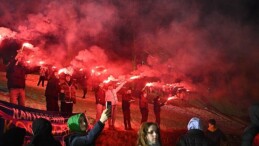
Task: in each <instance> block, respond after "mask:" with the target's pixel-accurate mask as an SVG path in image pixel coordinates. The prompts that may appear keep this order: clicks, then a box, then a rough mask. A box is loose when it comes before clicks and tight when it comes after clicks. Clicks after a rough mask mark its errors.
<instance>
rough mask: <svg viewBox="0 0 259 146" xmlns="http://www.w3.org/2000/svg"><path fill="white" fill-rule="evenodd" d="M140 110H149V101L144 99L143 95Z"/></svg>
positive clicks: (140, 100)
mask: <svg viewBox="0 0 259 146" xmlns="http://www.w3.org/2000/svg"><path fill="white" fill-rule="evenodd" d="M139 108H146V109H148V99H147V97H144V96H143V95H141V96H140V99H139Z"/></svg>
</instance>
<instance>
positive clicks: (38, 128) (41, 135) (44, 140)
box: [27, 118, 61, 146]
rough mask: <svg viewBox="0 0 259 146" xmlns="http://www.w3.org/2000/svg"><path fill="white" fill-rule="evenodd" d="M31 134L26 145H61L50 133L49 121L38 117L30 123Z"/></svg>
mask: <svg viewBox="0 0 259 146" xmlns="http://www.w3.org/2000/svg"><path fill="white" fill-rule="evenodd" d="M32 132H33V136H32V138H31V142H30V143H29V144H28V145H27V146H61V143H60V142H59V141H57V140H56V139H55V138H54V136H53V135H52V125H51V123H50V121H48V120H47V119H44V118H39V119H36V120H34V121H33V123H32Z"/></svg>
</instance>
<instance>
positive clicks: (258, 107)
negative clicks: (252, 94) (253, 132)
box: [249, 104, 259, 126]
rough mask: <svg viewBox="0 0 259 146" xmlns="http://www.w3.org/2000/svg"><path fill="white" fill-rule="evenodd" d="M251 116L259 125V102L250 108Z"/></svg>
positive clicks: (252, 120) (255, 123)
mask: <svg viewBox="0 0 259 146" xmlns="http://www.w3.org/2000/svg"><path fill="white" fill-rule="evenodd" d="M249 116H250V119H251V123H252V124H254V125H256V126H259V104H253V105H252V106H251V107H250V108H249Z"/></svg>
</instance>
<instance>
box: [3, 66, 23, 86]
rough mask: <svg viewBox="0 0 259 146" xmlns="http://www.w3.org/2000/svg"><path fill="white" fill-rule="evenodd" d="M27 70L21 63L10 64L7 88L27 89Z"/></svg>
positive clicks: (7, 71)
mask: <svg viewBox="0 0 259 146" xmlns="http://www.w3.org/2000/svg"><path fill="white" fill-rule="evenodd" d="M26 74H27V69H26V68H25V67H24V66H22V65H21V63H18V64H17V65H16V64H15V61H12V62H10V64H9V65H8V66H7V70H6V78H7V87H8V89H11V88H23V89H24V88H25V79H26Z"/></svg>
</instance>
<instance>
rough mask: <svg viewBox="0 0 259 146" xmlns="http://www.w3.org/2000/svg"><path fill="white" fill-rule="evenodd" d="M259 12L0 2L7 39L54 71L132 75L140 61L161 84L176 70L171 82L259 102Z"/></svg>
mask: <svg viewBox="0 0 259 146" xmlns="http://www.w3.org/2000/svg"><path fill="white" fill-rule="evenodd" d="M258 7H259V2H258V1H257V0H235V1H234V2H233V1H231V0H194V1H188V0H123V1H122V0H37V1H35V0H23V1H20V0H0V27H1V28H0V35H2V36H3V32H5V34H7V35H6V36H8V37H11V38H14V39H18V40H20V41H28V42H30V43H32V44H33V45H34V46H36V47H38V48H40V49H39V51H41V53H37V54H41V56H42V54H47V55H46V56H47V57H46V58H48V62H51V63H53V64H54V62H55V64H57V63H59V64H64V62H66V63H65V64H71V65H72V66H79V64H80V66H84V65H85V64H88V65H89V64H96V65H98V64H109V65H110V66H112V67H114V70H115V68H118V66H119V67H120V68H121V69H122V70H130V69H128V68H131V66H132V65H131V64H132V62H131V60H132V59H133V58H135V59H136V62H137V64H139V63H144V64H145V65H147V66H145V67H146V68H148V70H149V71H150V70H152V71H154V72H155V71H159V72H158V73H156V72H155V73H153V75H154V76H161V77H162V75H164V74H167V73H168V70H169V68H170V71H171V75H170V78H171V80H172V81H173V80H175V79H177V78H181V79H183V80H186V81H187V80H188V81H189V82H191V83H193V84H203V85H204V86H205V87H204V88H210V89H211V90H213V89H215V90H217V91H218V90H220V91H222V92H223V93H225V89H226V87H227V91H226V92H227V93H228V94H227V96H237V97H242V98H244V97H249V98H253V99H257V98H258V96H259V93H258V91H257V89H258V87H259V85H258V84H259V83H258V75H257V74H258V70H259V69H258V65H259V51H258V47H259V41H258V38H259V27H258V24H259V9H258ZM1 33H2V34H1ZM43 56H44V55H43ZM86 66H87V65H86ZM122 66H123V67H122ZM141 69H142V70H143V68H141ZM141 69H140V70H141ZM144 69H145V68H144ZM118 70H119V69H118ZM166 77H167V76H164V78H166ZM165 80H166V79H165ZM230 88H231V89H230ZM215 94H216V93H215ZM217 94H221V92H220V93H219V92H217Z"/></svg>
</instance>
